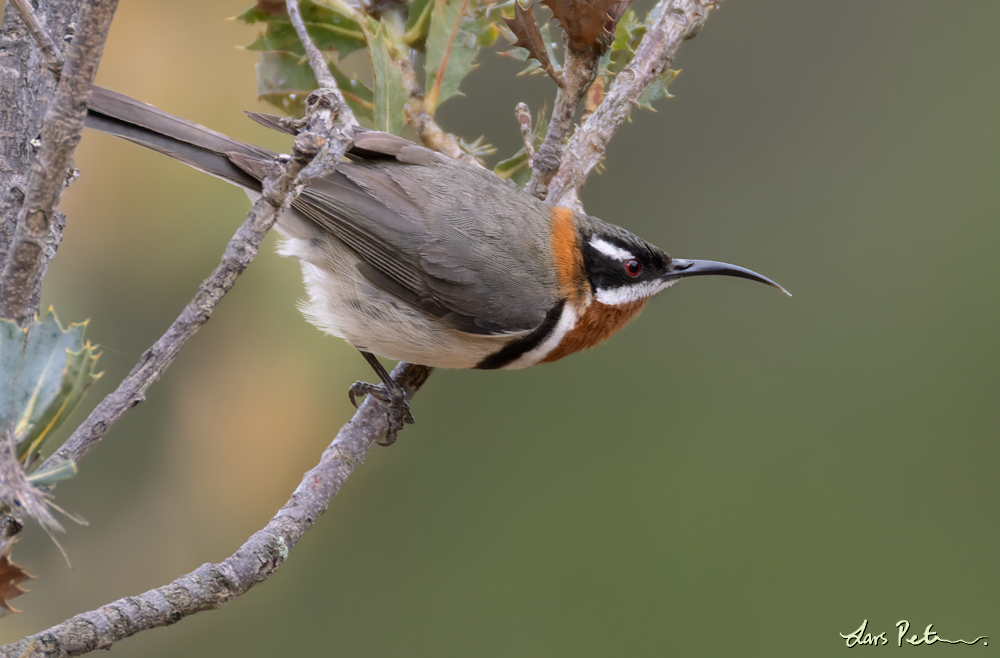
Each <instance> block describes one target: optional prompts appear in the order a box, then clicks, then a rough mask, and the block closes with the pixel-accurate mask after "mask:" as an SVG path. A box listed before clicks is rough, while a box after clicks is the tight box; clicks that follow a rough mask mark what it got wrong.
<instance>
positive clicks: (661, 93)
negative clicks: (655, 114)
mask: <svg viewBox="0 0 1000 658" xmlns="http://www.w3.org/2000/svg"><path fill="white" fill-rule="evenodd" d="M679 73H680V69H678V70H676V71H675V70H674V69H667V70H666V71H664V72H663V73H662V74H660V77H658V78H657V79H655V80H653V81H652V82H651V83H649V86H648V87H646V89H645V90H644V91H643V92H642V95H641V96H639V101H638V105H639V107H643V108H646V109H647V110H653V102H654V101H658V100H660V99H661V98H673V94H671V93H670V91H669V90H668V89H667V87H668V86H669V85H670V83H671V82H673V81H674V78H676V77H677V74H679ZM654 111H655V110H654Z"/></svg>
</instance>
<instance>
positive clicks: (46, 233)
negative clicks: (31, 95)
mask: <svg viewBox="0 0 1000 658" xmlns="http://www.w3.org/2000/svg"><path fill="white" fill-rule="evenodd" d="M117 6H118V0H91V1H90V2H87V3H86V4H84V5H83V8H82V10H81V15H80V18H79V24H80V27H79V30H78V32H77V34H76V36H75V37H74V39H73V43H72V44H71V46H70V48H69V52H68V53H67V56H66V66H65V67H64V68H63V72H62V75H61V77H60V79H59V85H58V86H57V87H56V95H55V98H53V100H52V103H51V104H50V105H49V108H48V110H47V111H46V114H45V120H44V124H43V127H42V134H41V138H40V142H41V146H40V147H39V150H38V155H37V156H36V157H35V159H34V161H33V163H32V167H31V173H30V175H29V177H28V189H27V192H26V193H25V199H24V204H23V205H22V207H21V209H20V211H19V212H18V216H17V228H16V229H15V231H14V239H13V241H12V243H11V246H10V251H9V252H8V253H7V260H6V262H5V263H4V267H3V271H2V273H0V317H5V318H11V319H13V320H16V321H17V322H18V324H20V325H22V326H24V325H25V324H26V323H27V322H30V321H31V319H32V318H33V317H34V316H35V313H36V311H37V310H38V309H37V305H38V296H39V295H38V291H39V289H40V288H41V282H42V278H43V276H44V274H45V271H46V269H47V268H48V264H49V261H50V260H51V258H52V255H53V254H54V253H55V245H53V244H52V243H51V242H52V238H51V237H50V232H51V228H52V222H53V213H54V212H55V207H56V204H57V203H58V202H59V197H60V196H61V195H62V190H63V187H64V186H65V183H66V175H67V170H68V168H69V165H70V158H71V157H72V156H73V152H74V151H75V150H76V145H77V144H79V142H80V132H81V131H82V130H83V119H84V117H85V116H86V114H87V99H88V98H89V97H90V82H91V80H93V79H94V74H95V72H96V71H97V64H98V62H99V61H100V59H101V53H102V52H103V51H104V41H105V39H106V38H107V34H108V29H109V28H110V26H111V19H112V18H113V17H114V13H115V9H116V8H117ZM59 237H60V236H59V235H57V236H56V240H58V238H59Z"/></svg>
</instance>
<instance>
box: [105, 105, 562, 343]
mask: <svg viewBox="0 0 1000 658" xmlns="http://www.w3.org/2000/svg"><path fill="white" fill-rule="evenodd" d="M258 116H260V115H258ZM252 118H257V117H252ZM258 120H259V119H258ZM268 120H271V118H270V117H265V120H264V121H259V122H260V123H263V124H264V125H269V123H268ZM87 123H88V125H89V126H91V127H94V128H97V129H99V130H103V131H105V132H111V133H113V134H116V135H119V136H121V137H124V138H126V139H129V140H131V141H134V142H137V143H139V144H142V145H144V146H148V147H150V148H153V149H155V150H157V151H160V152H162V153H165V154H167V155H170V156H172V157H175V158H178V159H180V160H182V161H184V162H186V163H187V164H189V165H191V166H194V167H196V168H198V169H201V170H202V171H205V172H207V173H210V174H213V175H215V176H219V177H221V178H223V179H225V180H227V181H229V182H232V183H235V184H237V185H241V186H242V187H244V188H247V189H251V190H254V191H259V190H260V181H261V180H262V179H263V176H264V175H265V173H266V172H267V169H268V168H269V167H270V165H271V162H272V161H273V158H274V155H275V154H274V153H272V152H271V151H268V150H266V149H262V148H258V147H256V146H251V145H248V144H244V143H242V142H237V141H236V140H233V139H231V138H229V137H226V136H225V135H221V134H220V133H216V132H214V131H211V130H209V129H207V128H204V127H202V126H199V125H197V124H194V123H190V122H187V121H184V120H182V119H178V118H176V117H173V116H172V115H169V114H167V113H165V112H161V111H160V110H157V109H156V108H153V107H151V106H148V105H144V104H142V103H138V102H137V101H134V100H133V99H131V98H128V97H126V96H122V95H120V94H117V93H115V92H111V91H109V90H105V89H101V88H99V87H95V88H94V96H93V98H92V101H91V112H90V113H89V115H88V119H87ZM271 124H273V125H269V127H272V128H277V129H283V128H281V127H280V126H279V125H276V124H274V122H273V120H271ZM348 158H349V159H348V161H346V162H344V163H342V164H341V165H340V166H339V167H338V168H337V170H336V171H335V172H334V173H333V174H331V175H329V176H327V177H325V178H323V179H319V180H315V181H312V182H310V184H309V185H308V186H307V187H306V189H305V190H304V191H303V192H302V194H301V195H300V196H299V197H298V198H297V199H296V200H295V202H294V203H293V205H292V208H293V210H295V211H297V212H298V213H300V214H301V215H303V216H304V217H306V218H308V219H309V220H310V221H312V222H313V223H315V224H316V225H317V226H318V227H320V228H321V229H322V230H323V231H324V232H325V233H327V234H329V235H330V236H332V237H333V238H335V239H337V240H339V241H340V242H342V243H344V244H345V245H346V246H347V247H349V248H350V249H351V251H353V252H354V253H355V254H357V256H358V259H359V263H358V270H359V272H360V273H361V275H362V276H364V277H365V279H367V280H368V281H369V282H370V283H371V284H372V285H373V286H375V287H377V288H379V289H381V290H384V291H385V292H388V293H390V294H392V295H394V296H396V297H398V298H399V299H401V300H402V301H404V302H408V303H410V304H412V305H414V306H416V307H418V308H420V309H422V310H424V311H425V312H427V313H428V314H430V315H433V316H435V317H438V318H441V319H442V320H443V321H445V322H446V323H447V324H449V325H450V326H452V327H454V328H455V329H458V330H461V331H464V332H469V333H474V334H506V333H518V332H524V331H528V330H531V329H533V328H535V327H537V326H538V325H539V324H541V323H542V321H543V320H544V319H545V314H546V312H548V311H549V309H551V308H552V307H553V306H554V305H555V304H556V303H557V302H558V298H557V294H558V293H557V291H558V289H559V288H558V282H557V281H556V280H555V276H556V275H555V269H554V267H553V266H552V252H551V244H550V234H551V227H550V222H551V210H550V208H549V207H548V206H547V205H545V204H544V203H543V202H541V201H539V200H538V199H536V198H534V197H532V196H530V195H528V194H526V193H524V192H522V191H521V190H519V189H517V188H516V187H514V186H513V185H511V184H509V183H508V182H506V181H503V180H502V179H500V178H498V177H497V176H495V175H494V174H492V173H490V172H488V171H486V170H483V169H480V168H478V167H474V166H472V165H468V164H465V163H462V162H458V161H455V160H452V159H450V158H447V157H445V156H443V155H440V154H438V153H435V152H433V151H430V150H428V149H425V148H423V147H421V146H418V145H416V144H414V143H412V142H409V141H407V140H405V139H403V138H400V137H396V136H393V135H389V134H386V133H380V132H376V131H362V132H360V133H359V134H358V135H357V137H356V141H355V144H354V146H353V148H352V149H351V151H350V152H349V154H348ZM498 245H504V246H503V248H498ZM510 245H516V248H511V247H510Z"/></svg>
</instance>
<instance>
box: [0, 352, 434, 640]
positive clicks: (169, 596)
mask: <svg viewBox="0 0 1000 658" xmlns="http://www.w3.org/2000/svg"><path fill="white" fill-rule="evenodd" d="M430 373H431V368H428V367H426V366H415V365H411V364H406V363H401V364H399V365H398V366H396V368H395V370H393V372H392V376H393V379H395V380H396V381H397V382H398V383H399V384H400V385H401V386H402V387H403V389H404V390H405V391H406V394H407V397H411V396H412V395H413V393H414V392H415V391H416V390H417V389H418V388H420V386H421V385H422V384H423V383H424V381H425V380H426V379H427V377H428V376H429V375H430ZM385 430H386V416H385V412H384V410H383V409H382V407H381V406H380V403H379V402H378V401H376V400H373V399H372V398H371V397H369V398H368V399H367V400H365V402H364V403H363V404H362V405H361V407H360V408H359V409H358V412H357V413H356V414H355V415H354V418H353V419H352V420H351V422H349V423H348V424H347V425H345V426H344V427H343V428H341V430H340V432H339V433H338V434H337V438H335V439H334V440H333V442H332V443H331V444H330V446H329V447H328V448H327V449H326V450H325V451H324V452H323V456H322V458H321V459H320V461H319V463H318V464H317V465H316V466H315V467H313V468H312V469H311V470H310V471H308V472H306V474H305V475H304V476H303V478H302V481H301V483H300V484H299V486H298V487H297V488H296V489H295V492H294V493H293V494H292V497H291V498H290V499H289V500H288V502H287V503H285V506H284V507H282V508H281V510H280V511H279V512H278V513H277V514H276V515H275V516H274V518H272V519H271V521H270V522H269V523H268V524H267V525H266V526H264V527H263V528H262V529H260V530H258V531H257V532H255V533H254V534H253V535H252V536H251V537H250V538H249V539H248V540H247V541H246V543H244V544H243V545H242V546H241V547H240V548H239V549H238V550H237V551H236V552H235V553H233V555H231V556H230V557H228V558H227V559H225V560H223V561H222V562H220V563H218V564H204V565H202V566H200V567H198V568H197V569H195V570H194V571H192V572H191V573H189V574H187V575H184V576H181V577H180V578H178V579H176V580H174V581H173V582H172V583H170V584H168V585H164V586H163V587H158V588H156V589H152V590H149V591H148V592H145V593H143V594H140V595H138V596H130V597H125V598H122V599H119V600H117V601H114V602H112V603H109V604H107V605H104V606H101V607H100V608H98V609H97V610H92V611H90V612H85V613H82V614H79V615H76V616H74V617H71V618H70V619H67V620H66V621H64V622H63V623H61V624H58V625H56V626H53V627H52V628H49V629H48V630H45V631H42V632H41V633H38V634H36V635H32V636H30V637H26V638H24V639H23V640H20V641H18V642H15V643H13V644H8V645H6V646H3V647H0V656H4V657H7V656H11V657H13V656H18V657H23V658H42V657H46V658H55V657H64V656H79V655H81V654H84V653H87V652H90V651H93V650H95V649H108V648H110V647H111V645H113V644H114V643H115V642H117V641H119V640H122V639H124V638H126V637H130V636H132V635H135V634H136V633H139V632H141V631H144V630H147V629H150V628H157V627H160V626H169V625H171V624H174V623H176V622H178V621H180V620H181V619H183V618H184V617H187V616H189V615H192V614H194V613H196V612H201V611H202V610H212V609H215V608H219V607H222V606H223V605H225V604H226V603H228V602H229V601H231V600H233V599H234V598H236V597H238V596H240V595H241V594H243V593H245V592H246V591H248V590H249V589H250V588H251V587H253V586H254V585H256V584H257V583H260V582H263V581H264V580H266V579H267V578H268V577H270V576H271V574H273V573H274V572H275V571H277V569H278V567H280V566H281V565H282V564H283V563H284V561H285V560H286V559H287V558H288V554H289V551H291V549H292V548H294V547H295V545H296V544H297V543H298V541H299V539H300V538H301V537H302V535H303V534H304V533H305V531H306V530H308V529H309V528H310V527H311V526H312V524H313V523H314V522H315V521H316V519H317V518H319V516H320V515H321V514H322V513H323V512H324V511H326V508H327V507H328V506H329V504H330V501H331V499H332V498H333V497H334V496H335V495H336V494H337V492H338V491H339V490H340V487H341V486H342V485H343V484H344V482H345V481H346V480H347V478H348V477H349V476H350V475H351V473H353V472H354V469H355V468H357V467H358V466H359V465H360V464H361V463H362V462H363V461H364V458H365V455H367V454H368V451H369V450H370V449H371V447H372V445H374V443H375V437H377V436H380V435H384V433H385Z"/></svg>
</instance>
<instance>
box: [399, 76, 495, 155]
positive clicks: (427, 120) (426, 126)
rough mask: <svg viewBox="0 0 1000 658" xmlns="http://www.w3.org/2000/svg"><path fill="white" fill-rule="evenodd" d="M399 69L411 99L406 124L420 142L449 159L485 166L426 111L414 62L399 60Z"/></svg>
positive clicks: (408, 100)
mask: <svg viewBox="0 0 1000 658" xmlns="http://www.w3.org/2000/svg"><path fill="white" fill-rule="evenodd" d="M399 69H400V73H402V79H403V87H404V88H406V91H407V92H409V94H410V97H409V98H408V99H407V101H406V106H405V110H406V122H407V123H408V124H409V125H410V126H412V127H413V129H414V130H416V131H417V135H419V136H420V141H421V142H423V144H424V146H426V147H427V148H429V149H432V150H434V151H437V152H438V153H444V154H445V155H447V156H448V157H449V158H454V159H455V160H461V161H462V162H467V163H469V164H473V165H478V166H480V167H482V166H483V163H482V162H480V161H479V160H477V159H476V158H475V157H474V156H472V155H470V154H469V153H466V152H465V151H464V150H462V145H461V143H460V142H459V139H458V137H456V136H455V135H453V134H452V133H449V132H445V130H444V129H443V128H441V126H440V124H438V122H437V120H435V119H434V115H432V114H431V113H429V112H428V111H427V110H426V109H424V94H423V90H422V89H421V87H420V83H419V82H417V73H416V70H415V69H414V67H413V62H412V61H411V60H409V59H406V58H401V59H400V60H399Z"/></svg>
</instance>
